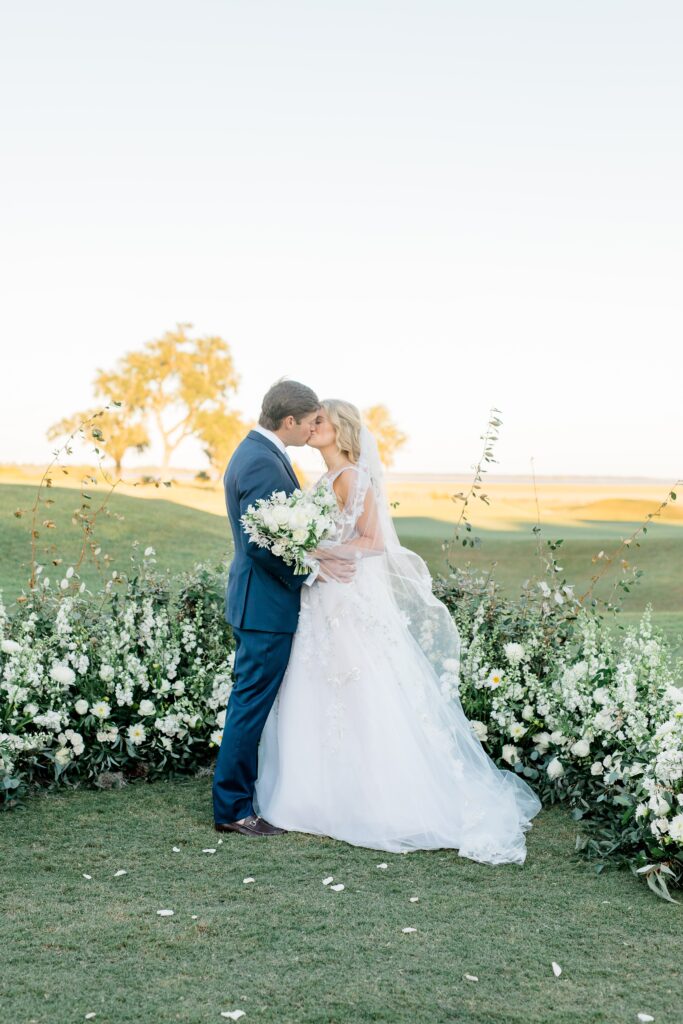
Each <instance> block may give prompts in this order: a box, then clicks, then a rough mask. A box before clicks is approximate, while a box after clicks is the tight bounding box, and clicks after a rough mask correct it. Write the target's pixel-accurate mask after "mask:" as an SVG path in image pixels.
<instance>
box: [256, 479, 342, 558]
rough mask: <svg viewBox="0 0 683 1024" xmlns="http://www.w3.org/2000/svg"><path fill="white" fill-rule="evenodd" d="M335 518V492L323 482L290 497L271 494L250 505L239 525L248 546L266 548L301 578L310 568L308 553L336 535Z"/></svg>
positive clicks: (336, 508)
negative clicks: (245, 536) (247, 538)
mask: <svg viewBox="0 0 683 1024" xmlns="http://www.w3.org/2000/svg"><path fill="white" fill-rule="evenodd" d="M338 514H339V508H338V505H337V499H336V497H335V494H334V491H333V490H332V488H331V486H330V484H329V482H328V481H324V482H323V483H320V484H318V486H317V487H315V488H314V489H313V490H311V491H302V490H300V489H299V488H298V487H297V489H296V490H295V491H292V493H291V494H290V496H289V497H287V495H286V494H285V492H284V491H273V493H272V494H271V496H270V497H269V498H259V499H258V501H257V502H256V505H249V507H248V508H247V511H246V512H245V513H244V515H243V516H242V517H241V519H240V522H241V523H242V526H243V527H244V532H245V533H246V534H247V535H248V537H249V542H250V543H251V544H258V546H259V547H260V548H268V549H269V550H270V551H271V553H272V554H274V555H276V556H277V557H278V558H281V559H282V561H283V562H284V563H285V564H286V565H293V566H294V572H295V574H296V575H298V576H300V575H302V574H303V573H305V572H308V571H309V570H310V569H311V568H312V566H313V563H311V562H310V561H306V555H307V553H308V552H309V551H312V550H313V548H316V547H317V546H318V544H320V542H321V541H323V540H327V539H328V538H329V537H333V536H334V535H335V533H336V532H337V519H338Z"/></svg>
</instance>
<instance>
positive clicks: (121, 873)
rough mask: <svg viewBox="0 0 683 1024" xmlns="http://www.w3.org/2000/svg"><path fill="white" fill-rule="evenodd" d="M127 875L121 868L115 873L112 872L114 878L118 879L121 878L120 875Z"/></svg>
mask: <svg viewBox="0 0 683 1024" xmlns="http://www.w3.org/2000/svg"><path fill="white" fill-rule="evenodd" d="M127 874H128V872H127V871H124V869H123V868H119V870H118V871H115V872H114V878H120V877H121V875H127Z"/></svg>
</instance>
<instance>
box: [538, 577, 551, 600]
mask: <svg viewBox="0 0 683 1024" xmlns="http://www.w3.org/2000/svg"><path fill="white" fill-rule="evenodd" d="M538 589H539V590H540V591H541V593H542V594H543V596H544V597H550V587H549V586H548V584H547V583H546V582H545V580H541V581H540V583H539V584H538Z"/></svg>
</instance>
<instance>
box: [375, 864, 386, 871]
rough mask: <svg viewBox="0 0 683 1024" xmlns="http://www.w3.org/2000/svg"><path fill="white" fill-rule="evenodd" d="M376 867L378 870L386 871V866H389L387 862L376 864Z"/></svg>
mask: <svg viewBox="0 0 683 1024" xmlns="http://www.w3.org/2000/svg"><path fill="white" fill-rule="evenodd" d="M377 867H378V868H379V869H380V871H386V870H387V868H388V867H389V865H388V864H378V865H377Z"/></svg>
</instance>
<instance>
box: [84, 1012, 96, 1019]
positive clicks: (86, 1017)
mask: <svg viewBox="0 0 683 1024" xmlns="http://www.w3.org/2000/svg"><path fill="white" fill-rule="evenodd" d="M96 1016H97V1014H96V1013H86V1015H85V1019H86V1020H92V1019H93V1018H94V1017H96Z"/></svg>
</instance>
